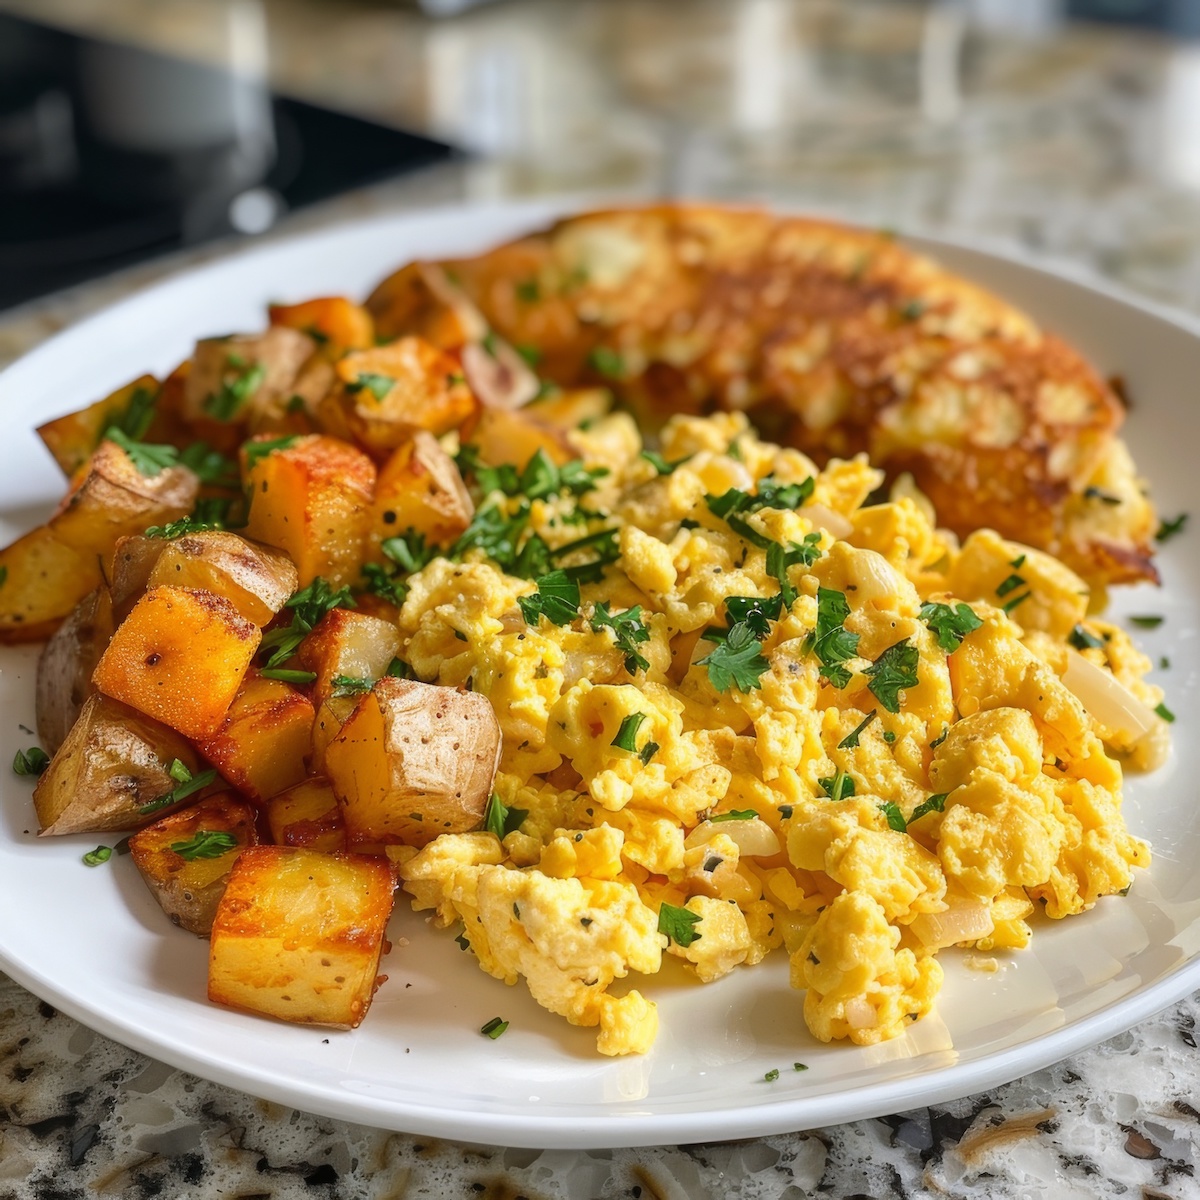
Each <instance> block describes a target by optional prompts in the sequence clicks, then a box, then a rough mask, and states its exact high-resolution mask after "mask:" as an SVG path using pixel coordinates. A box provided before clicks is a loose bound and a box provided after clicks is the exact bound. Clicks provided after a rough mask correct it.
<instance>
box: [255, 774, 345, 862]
mask: <svg viewBox="0 0 1200 1200" xmlns="http://www.w3.org/2000/svg"><path fill="white" fill-rule="evenodd" d="M267 822H268V824H269V825H270V827H271V840H272V841H273V842H275V843H276V845H279V846H303V847H306V848H307V849H309V850H320V851H322V853H325V854H332V853H333V852H334V851H335V850H345V849H346V828H345V825H344V824H343V822H342V810H341V809H340V808H339V807H338V802H337V797H336V796H335V795H334V794H333V786H332V785H331V784H330V782H329V780H328V779H323V778H321V777H320V776H314V777H311V778H309V779H305V780H304V781H303V782H302V783H298V784H296V786H295V787H291V788H288V790H287V791H286V792H280V793H279V795H277V796H272V797H271V799H270V800H268V801H267Z"/></svg>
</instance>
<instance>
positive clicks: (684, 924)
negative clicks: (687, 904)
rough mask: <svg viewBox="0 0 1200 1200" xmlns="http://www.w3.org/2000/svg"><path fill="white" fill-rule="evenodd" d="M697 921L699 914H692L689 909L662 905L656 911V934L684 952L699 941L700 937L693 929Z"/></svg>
mask: <svg viewBox="0 0 1200 1200" xmlns="http://www.w3.org/2000/svg"><path fill="white" fill-rule="evenodd" d="M699 921H700V914H699V913H696V912H692V910H691V909H690V908H677V907H676V906H675V905H674V904H664V905H662V907H661V908H659V910H658V932H659V933H661V934H665V935H666V937H667V939H668V941H672V942H674V943H675V945H677V946H679V947H681V948H682V949H684V950H686V949H687V948H688V946H690V945H691V944H692V943H693V942H698V941H699V940H700V937H701V935H700V934H699V933H697V932H696V928H695V927H696V925H697V924H698V923H699Z"/></svg>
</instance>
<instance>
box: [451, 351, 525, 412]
mask: <svg viewBox="0 0 1200 1200" xmlns="http://www.w3.org/2000/svg"><path fill="white" fill-rule="evenodd" d="M462 368H463V375H464V376H466V380H467V386H468V387H469V388H470V389H471V391H473V392H474V393H475V396H476V398H477V399H478V400H479V402H480V404H482V405H484V406H485V407H487V408H508V409H513V408H520V407H521V406H522V405H524V404H528V403H529V401H530V400H532V399H533V398H534V396H536V395H537V392H538V388H539V386H540V384H539V383H538V378H537V376H536V375H535V374H534V373H533V372H532V371H531V370H530V369H529V366H528V364H527V363H526V362H525V360H524V359H523V358H522V357H521V356H520V355H519V354H518V353H517V352H516V351H515V350H514V349H513V348H512V347H511V346H510V345H509V344H508V343H507V342H501V341H499V340H495V341H494V342H493V343H492V346H491V348H490V349H485V348H484V347H483V346H482V345H481V344H480V343H478V342H471V343H469V344H468V345H466V346H464V347H463V348H462Z"/></svg>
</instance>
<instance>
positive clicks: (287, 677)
mask: <svg viewBox="0 0 1200 1200" xmlns="http://www.w3.org/2000/svg"><path fill="white" fill-rule="evenodd" d="M259 675H261V676H262V678H263V679H277V680H279V682H280V683H296V684H299V685H300V686H301V687H303V686H304V685H305V684H308V683H316V682H317V673H316V671H290V670H288V668H287V667H263V669H262V670H261V671H259Z"/></svg>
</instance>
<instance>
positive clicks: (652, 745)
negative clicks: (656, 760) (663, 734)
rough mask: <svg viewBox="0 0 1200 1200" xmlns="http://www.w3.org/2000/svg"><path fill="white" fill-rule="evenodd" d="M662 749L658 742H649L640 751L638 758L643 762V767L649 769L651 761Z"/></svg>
mask: <svg viewBox="0 0 1200 1200" xmlns="http://www.w3.org/2000/svg"><path fill="white" fill-rule="evenodd" d="M660 749H661V747H660V746H659V744H658V743H657V742H647V743H646V744H645V745H644V746H643V747H642V748H641V749H640V750H639V751H638V758H640V759H641V760H642V766H643V767H648V766H649V765H650V760H651V759H652V758H653V757H654V756H655V755H656V754H657V753H658V752H659V750H660Z"/></svg>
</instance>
